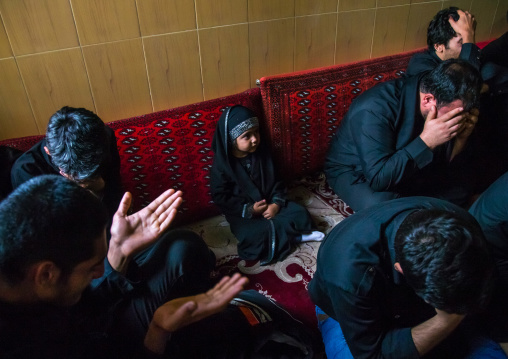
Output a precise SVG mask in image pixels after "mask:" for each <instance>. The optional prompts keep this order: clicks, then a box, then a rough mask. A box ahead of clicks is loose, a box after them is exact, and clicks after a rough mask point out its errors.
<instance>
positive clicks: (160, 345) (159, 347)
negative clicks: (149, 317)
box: [144, 321, 172, 355]
mask: <svg viewBox="0 0 508 359" xmlns="http://www.w3.org/2000/svg"><path fill="white" fill-rule="evenodd" d="M171 334H172V333H171V332H168V331H165V330H164V329H162V328H161V327H159V326H158V325H156V324H154V322H153V321H152V322H150V325H149V326H148V331H147V332H146V335H145V340H144V345H145V348H146V349H148V350H149V351H150V352H152V353H155V354H159V355H162V354H164V351H165V350H166V344H167V342H168V340H170V339H171Z"/></svg>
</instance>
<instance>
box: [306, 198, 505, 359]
mask: <svg viewBox="0 0 508 359" xmlns="http://www.w3.org/2000/svg"><path fill="white" fill-rule="evenodd" d="M492 275H493V264H492V261H491V258H490V255H489V251H488V247H487V242H486V241H485V238H484V236H483V233H482V231H481V229H480V227H479V226H478V223H477V222H476V221H475V220H474V218H473V217H472V216H471V215H469V214H468V213H467V212H466V211H464V210H463V209H461V208H459V207H457V206H455V205H453V204H451V203H449V202H446V201H442V200H439V199H435V198H428V197H411V198H400V199H395V200H392V201H388V202H385V203H381V204H378V205H375V206H373V207H371V208H369V209H366V210H364V211H361V212H358V213H356V214H354V215H352V216H351V217H349V218H347V219H345V220H344V221H342V222H341V223H339V224H338V225H337V226H336V227H335V228H334V229H333V230H332V231H331V232H330V234H329V235H328V236H327V237H326V238H325V240H324V241H323V243H322V244H321V247H320V249H319V253H318V258H317V271H316V273H315V275H314V278H313V280H312V282H311V283H310V285H309V294H310V297H311V299H312V300H313V301H314V303H315V304H316V305H317V307H316V312H317V314H318V321H319V326H320V329H321V332H322V336H323V340H324V342H325V347H326V351H327V356H328V357H329V358H339V357H344V358H351V357H354V358H419V357H420V356H423V355H428V357H439V358H443V357H449V358H456V357H458V358H461V357H464V356H465V355H466V354H476V355H478V356H471V357H482V358H484V357H485V356H482V355H485V353H486V352H487V351H492V352H496V353H497V355H499V356H494V357H500V358H506V356H505V354H504V352H503V351H502V349H501V347H500V346H499V345H498V344H497V343H496V342H495V341H493V340H492V339H490V337H489V336H486V335H484V333H483V332H482V327H481V326H480V324H479V323H477V322H476V321H475V320H474V319H476V317H475V316H472V315H471V314H474V313H477V312H479V311H481V310H483V309H484V308H486V306H487V304H488V301H489V298H490V295H491V288H492V283H493V282H492ZM473 323H474V324H473ZM339 353H341V354H340V355H339ZM426 357H427V356H426ZM489 357H490V356H489Z"/></svg>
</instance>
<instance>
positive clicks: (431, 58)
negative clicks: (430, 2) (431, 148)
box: [406, 7, 508, 191]
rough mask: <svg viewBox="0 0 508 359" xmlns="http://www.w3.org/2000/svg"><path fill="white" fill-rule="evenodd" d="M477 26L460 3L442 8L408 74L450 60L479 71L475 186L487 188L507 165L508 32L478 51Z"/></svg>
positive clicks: (411, 74)
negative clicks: (467, 64)
mask: <svg viewBox="0 0 508 359" xmlns="http://www.w3.org/2000/svg"><path fill="white" fill-rule="evenodd" d="M507 20H508V13H507ZM475 26H476V23H475V20H474V16H473V15H471V14H470V13H469V12H468V11H463V10H460V9H458V8H457V7H450V8H446V9H443V10H441V11H439V12H438V13H437V14H436V15H435V16H434V18H433V19H432V21H431V22H430V24H429V27H428V29H427V45H428V49H427V50H426V51H424V52H421V53H417V54H415V55H413V57H412V58H411V60H410V61H409V64H408V67H407V70H406V74H407V75H409V76H414V75H419V74H422V73H425V72H428V71H431V70H432V69H434V68H435V67H436V66H438V65H439V64H440V63H441V62H443V61H445V60H447V59H463V60H465V61H467V62H469V63H470V64H472V65H473V66H474V67H475V68H477V69H479V70H480V73H481V76H482V79H483V82H484V85H483V87H482V92H484V93H485V95H484V96H483V97H482V100H481V104H480V107H479V109H480V112H481V119H480V122H479V126H478V128H477V130H476V131H475V132H476V134H475V136H474V137H475V138H474V140H473V142H474V143H475V145H474V147H475V149H474V153H475V154H474V156H473V158H472V159H471V162H472V163H471V164H472V166H474V167H475V168H476V169H475V170H474V171H473V172H476V173H482V174H483V175H482V176H478V178H477V182H478V183H477V188H478V189H479V190H480V191H483V190H484V189H485V187H486V186H487V185H489V184H490V183H492V182H493V181H494V180H495V179H496V178H497V177H498V176H499V175H500V174H502V173H504V171H506V169H507V168H508V154H507V153H508V137H507V135H506V133H507V131H508V123H507V121H506V118H507V115H508V105H507V103H508V32H507V33H505V34H504V35H502V36H501V37H499V38H498V39H495V40H493V41H491V42H490V43H489V44H487V45H486V46H485V47H484V48H483V49H482V50H480V48H479V47H478V46H476V44H475V38H474V37H475V36H474V35H475ZM476 115H477V113H476Z"/></svg>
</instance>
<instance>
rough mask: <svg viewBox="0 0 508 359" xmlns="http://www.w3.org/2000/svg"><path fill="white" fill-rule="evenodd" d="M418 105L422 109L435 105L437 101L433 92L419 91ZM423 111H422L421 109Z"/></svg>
mask: <svg viewBox="0 0 508 359" xmlns="http://www.w3.org/2000/svg"><path fill="white" fill-rule="evenodd" d="M420 102H421V103H420V107H422V108H423V109H428V110H430V108H431V107H432V106H436V107H437V101H436V98H435V97H434V95H433V94H431V93H423V92H420ZM422 112H423V111H422Z"/></svg>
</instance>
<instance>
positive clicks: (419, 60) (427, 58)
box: [406, 50, 439, 76]
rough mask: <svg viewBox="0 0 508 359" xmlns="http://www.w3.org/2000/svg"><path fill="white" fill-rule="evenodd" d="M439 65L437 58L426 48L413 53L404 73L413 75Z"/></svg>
mask: <svg viewBox="0 0 508 359" xmlns="http://www.w3.org/2000/svg"><path fill="white" fill-rule="evenodd" d="M437 65H439V60H438V59H436V58H435V57H433V56H432V55H431V54H430V53H429V52H428V50H427V51H425V52H422V53H417V54H414V55H413V56H412V57H411V59H410V60H409V64H408V65H407V69H406V75H408V76H415V75H418V74H421V73H424V72H428V71H431V70H433V69H434V68H435V67H436V66H437Z"/></svg>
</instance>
